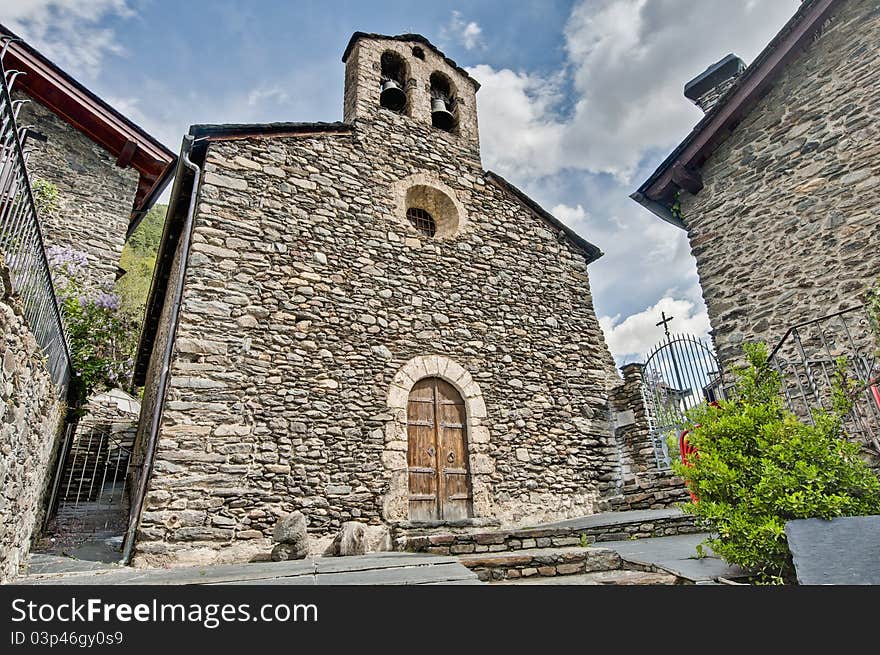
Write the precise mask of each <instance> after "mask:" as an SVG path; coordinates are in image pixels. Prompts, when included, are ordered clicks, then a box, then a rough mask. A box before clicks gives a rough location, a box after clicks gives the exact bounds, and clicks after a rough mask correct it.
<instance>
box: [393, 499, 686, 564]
mask: <svg viewBox="0 0 880 655" xmlns="http://www.w3.org/2000/svg"><path fill="white" fill-rule="evenodd" d="M698 531H699V530H698V528H697V527H696V526H695V524H694V519H693V517H692V516H689V515H686V514H683V513H682V512H681V511H680V510H677V509H663V510H637V511H628V512H606V513H603V514H592V515H590V516H584V517H580V518H575V519H569V520H566V521H559V522H555V523H546V524H542V525H537V526H534V527H513V528H511V527H508V528H486V527H470V528H469V527H461V528H454V527H450V526H438V527H437V528H434V529H433V530H432V529H430V528H427V527H418V528H402V527H399V526H398V527H396V528H395V530H394V547H395V550H399V551H410V552H426V553H434V554H437V555H466V554H470V553H497V552H504V551H519V550H528V549H532V548H566V547H573V546H580V547H581V548H583V547H586V546H589V545H590V544H594V543H600V542H603V541H621V540H626V539H643V538H648V537H662V536H670V535H677V534H689V533H693V532H698Z"/></svg>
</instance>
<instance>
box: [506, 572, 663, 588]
mask: <svg viewBox="0 0 880 655" xmlns="http://www.w3.org/2000/svg"><path fill="white" fill-rule="evenodd" d="M679 582H680V580H679V578H677V577H676V576H674V575H672V574H670V573H652V572H648V571H597V572H595V573H582V574H580V575H557V576H554V577H552V578H520V579H518V580H501V581H499V582H495V583H493V584H516V585H674V584H678V583H679Z"/></svg>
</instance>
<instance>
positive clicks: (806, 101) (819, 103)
mask: <svg viewBox="0 0 880 655" xmlns="http://www.w3.org/2000/svg"><path fill="white" fill-rule="evenodd" d="M878 42H880V2H878V1H877V0H850V1H849V2H846V3H842V5H841V9H840V11H839V12H838V13H837V14H836V15H835V16H834V17H833V18H832V19H831V20H830V21H829V22H828V23H827V24H826V25H825V27H824V29H823V31H822V33H821V35H820V36H819V37H818V39H817V40H816V41H815V42H814V43H813V44H812V45H811V46H810V47H809V48H808V49H807V51H806V52H804V53H803V54H802V55H800V57H799V58H797V59H796V60H795V61H794V62H793V63H791V64H789V65H788V67H787V68H786V70H785V72H784V73H783V75H782V77H781V78H780V79H779V80H778V81H777V82H776V83H775V86H774V87H773V88H772V90H771V91H770V92H769V93H768V94H767V96H766V97H764V98H763V99H762V100H761V101H760V102H759V104H758V105H757V106H756V107H755V108H754V109H753V110H752V111H751V113H749V115H748V116H746V117H745V118H744V119H743V121H742V123H741V124H740V125H739V126H738V127H737V128H736V129H735V130H734V131H733V133H732V134H731V135H730V136H729V137H728V138H727V140H726V141H725V142H724V143H723V144H722V145H721V146H720V147H719V148H718V149H717V150H716V151H715V153H714V154H713V155H712V156H711V157H710V158H709V160H708V161H707V162H706V163H705V165H704V167H703V179H704V182H705V188H704V189H703V190H702V191H701V192H700V193H699V194H698V195H696V196H690V195H688V194H686V193H685V194H683V200H682V213H683V215H684V220H685V222H686V223H687V225H688V235H689V237H690V242H691V248H692V251H693V254H694V256H695V257H696V259H697V267H698V270H699V274H700V281H701V284H702V287H703V296H704V298H705V300H706V303H707V305H708V307H709V316H710V319H711V322H712V325H713V327H714V338H715V343H716V347H717V349H718V353H719V356H720V358H721V360H722V361H728V362H729V361H730V360H734V359H736V358H737V357H738V356H739V355H740V354H741V350H740V347H741V343H742V342H743V341H744V340H754V339H758V338H760V339H762V340H765V341H767V342H768V343H770V344H771V347H772V345H773V344H774V343H775V342H776V341H777V340H778V339H779V338H780V337H781V336H782V335H783V333H784V332H785V331H786V329H787V328H788V327H789V326H790V325H792V324H795V323H798V322H802V321H805V320H810V319H812V318H817V317H820V316H824V315H827V314H830V313H832V312H834V311H837V310H839V309H843V308H845V307H850V306H853V305H856V304H857V303H858V302H859V301H860V299H862V298H863V294H864V292H865V290H866V288H867V287H868V286H869V285H870V284H871V283H872V282H873V281H875V280H876V279H877V277H878V275H880V248H878V247H877V244H878V243H880V49H878V48H877V43H878Z"/></svg>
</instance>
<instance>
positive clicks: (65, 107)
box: [0, 25, 175, 283]
mask: <svg viewBox="0 0 880 655" xmlns="http://www.w3.org/2000/svg"><path fill="white" fill-rule="evenodd" d="M0 39H3V40H4V43H6V42H7V41H6V40H8V39H11V40H9V41H8V43H9V45H8V48H7V50H6V52H5V55H4V58H3V65H4V67H5V69H6V70H7V71H19V73H20V75H17V76H16V77H15V82H14V84H13V88H12V98H13V100H21V101H24V102H23V104H22V105H21V107H20V109H19V115H18V124H19V126H22V127H25V126H26V127H27V131H26V132H25V134H24V141H25V142H26V143H25V144H26V147H27V148H28V149H29V150H30V155H29V158H28V170H29V173H30V176H31V180H32V182H34V181H36V180H43V181H46V182H49V183H51V184H53V185H55V187H57V189H58V209H57V211H54V212H48V213H45V214H44V215H43V216H41V221H42V229H43V236H44V239H45V242H46V245H47V246H54V245H58V246H67V247H71V248H75V249H77V250H80V251H83V252H85V253H86V254H87V255H88V258H89V264H90V268H91V271H92V272H93V273H94V281H95V282H105V283H106V282H113V280H114V279H115V278H116V276H117V272H118V267H119V258H120V256H121V255H122V247H123V246H124V245H125V240H126V239H127V238H128V236H129V235H130V234H131V233H132V232H133V231H134V229H135V228H136V227H137V225H138V224H139V223H140V220H141V219H142V218H143V216H144V214H146V212H147V211H148V210H149V209H150V207H152V206H153V204H154V203H155V201H156V200H157V199H158V197H159V195H160V194H161V193H162V191H163V190H164V189H165V187H166V186H167V185H168V182H169V181H170V179H171V175H172V174H173V173H174V162H175V156H174V153H173V152H171V151H170V150H168V148H166V147H165V146H163V145H162V144H161V143H160V142H159V141H157V140H156V139H155V138H154V137H153V136H151V135H150V134H148V133H147V132H145V131H144V130H142V129H141V128H140V127H138V126H137V125H135V123H134V122H133V121H131V120H130V119H128V118H126V117H125V116H123V115H122V114H121V113H119V112H118V111H116V109H114V108H113V107H111V106H110V105H109V104H108V103H106V102H104V101H103V100H101V98H99V97H98V96H96V95H95V94H94V93H92V92H91V91H90V90H89V89H87V88H86V87H84V86H83V85H82V84H80V83H79V82H77V81H76V80H75V79H74V78H73V77H72V76H70V75H69V74H68V73H66V72H65V71H63V70H62V69H60V68H59V67H58V66H56V65H55V64H53V63H52V62H51V61H49V60H48V59H47V58H46V57H45V56H43V55H42V54H41V53H40V52H38V51H37V50H35V49H34V48H33V47H31V46H30V45H29V44H28V43H26V42H25V41H23V40H21V39H19V38H18V37H17V36H16V35H15V34H14V33H12V32H11V31H10V30H9V29H7V28H6V27H4V26H3V25H0Z"/></svg>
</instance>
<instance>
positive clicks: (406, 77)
mask: <svg viewBox="0 0 880 655" xmlns="http://www.w3.org/2000/svg"><path fill="white" fill-rule="evenodd" d="M342 61H343V62H344V63H345V66H346V68H345V107H344V120H345V122H346V123H351V122H355V121H359V120H362V121H370V120H375V119H377V118H380V117H382V116H383V114H381V113H380V112H393V113H397V114H400V115H401V116H403V117H404V120H412V121H414V122H417V123H420V124H421V125H422V126H427V127H428V128H429V134H436V135H437V138H443V139H450V140H452V141H453V142H457V144H458V145H460V146H463V147H465V148H467V149H470V150H472V151H473V152H474V153H475V155H476V156H477V157H479V150H480V135H479V128H478V125H477V90H478V89H479V88H480V84H479V82H477V81H476V80H475V79H473V78H472V77H471V76H470V75H468V73H467V71H465V70H464V69H463V68H461V67H460V66H458V65H457V64H456V63H455V62H454V61H452V60H451V59H449V58H448V57H446V55H444V54H443V53H442V52H440V51H439V50H438V49H437V48H436V47H434V46H433V45H432V44H431V43H430V42H429V41H428V40H427V39H426V38H425V37H423V36H420V35H418V34H402V35H399V36H384V35H381V34H366V33H364V32H356V33H355V34H354V35H353V36H352V37H351V41H349V44H348V47H347V48H346V49H345V53H344V54H343V56H342Z"/></svg>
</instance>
